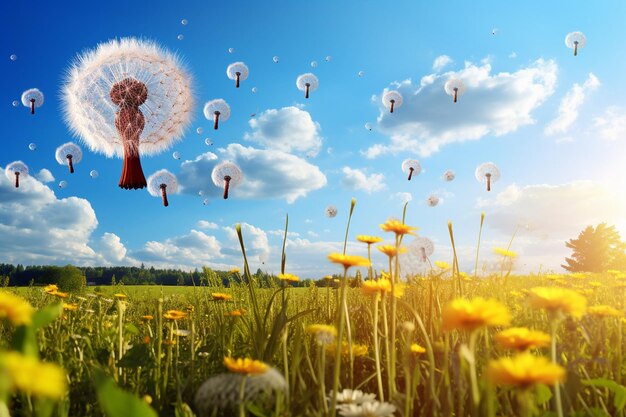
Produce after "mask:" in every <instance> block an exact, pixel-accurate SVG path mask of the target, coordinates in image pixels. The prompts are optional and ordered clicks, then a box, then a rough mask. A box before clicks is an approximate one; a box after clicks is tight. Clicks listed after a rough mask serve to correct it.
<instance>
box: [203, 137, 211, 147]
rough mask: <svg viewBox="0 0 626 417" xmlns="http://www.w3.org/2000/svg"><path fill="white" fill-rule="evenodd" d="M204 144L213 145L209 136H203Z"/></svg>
mask: <svg viewBox="0 0 626 417" xmlns="http://www.w3.org/2000/svg"><path fill="white" fill-rule="evenodd" d="M204 144H205V145H207V146H211V145H213V141H212V140H211V139H210V138H205V139H204Z"/></svg>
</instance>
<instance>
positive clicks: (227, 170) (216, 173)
mask: <svg viewBox="0 0 626 417" xmlns="http://www.w3.org/2000/svg"><path fill="white" fill-rule="evenodd" d="M226 177H230V180H229V181H230V187H236V186H238V185H239V184H241V182H242V181H243V172H241V170H240V169H239V167H238V166H237V165H235V164H234V163H232V162H228V161H225V162H222V163H220V164H217V165H215V167H214V168H213V172H211V179H212V180H213V184H215V185H216V186H217V187H223V186H224V185H225V184H226V179H225V178H226Z"/></svg>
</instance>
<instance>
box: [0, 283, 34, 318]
mask: <svg viewBox="0 0 626 417" xmlns="http://www.w3.org/2000/svg"><path fill="white" fill-rule="evenodd" d="M34 312H35V309H34V308H33V306H31V305H30V303H29V302H28V301H26V300H25V299H23V298H22V297H19V296H17V295H14V294H12V293H10V292H8V291H1V290H0V320H2V319H5V318H6V319H8V320H9V321H10V322H11V324H12V325H14V326H22V325H29V324H31V323H32V318H33V314H34Z"/></svg>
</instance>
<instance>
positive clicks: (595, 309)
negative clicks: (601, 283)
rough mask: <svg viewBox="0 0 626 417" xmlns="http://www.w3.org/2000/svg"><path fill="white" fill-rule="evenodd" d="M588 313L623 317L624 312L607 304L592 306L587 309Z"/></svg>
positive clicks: (599, 315)
mask: <svg viewBox="0 0 626 417" xmlns="http://www.w3.org/2000/svg"><path fill="white" fill-rule="evenodd" d="M587 314H589V315H590V316H596V317H622V316H624V312H623V311H620V310H618V309H616V308H613V307H611V306H607V305H598V306H591V307H589V308H588V309H587Z"/></svg>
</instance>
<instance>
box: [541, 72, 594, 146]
mask: <svg viewBox="0 0 626 417" xmlns="http://www.w3.org/2000/svg"><path fill="white" fill-rule="evenodd" d="M599 86H600V80H598V77H596V76H595V75H593V74H592V73H589V76H588V77H587V80H586V81H585V83H584V84H583V85H582V86H581V85H580V84H578V83H575V84H574V85H573V86H572V88H570V90H569V91H568V92H567V93H566V94H565V96H564V97H563V99H562V100H561V104H560V105H559V112H558V115H557V117H556V118H555V119H554V120H552V121H551V122H550V123H549V124H548V125H547V126H546V128H545V129H544V133H545V134H546V135H548V136H551V135H554V134H557V133H565V132H567V130H568V129H569V128H570V126H572V124H574V122H575V121H576V119H578V110H579V109H580V107H581V106H582V105H583V103H584V102H585V99H586V98H587V96H588V95H589V94H590V93H592V92H593V91H595V90H596V89H597V88H598V87H599Z"/></svg>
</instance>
